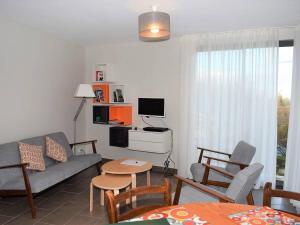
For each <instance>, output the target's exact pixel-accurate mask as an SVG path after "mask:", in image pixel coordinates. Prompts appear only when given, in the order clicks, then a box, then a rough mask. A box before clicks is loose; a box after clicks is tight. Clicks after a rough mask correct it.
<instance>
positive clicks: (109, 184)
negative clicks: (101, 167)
mask: <svg viewBox="0 0 300 225" xmlns="http://www.w3.org/2000/svg"><path fill="white" fill-rule="evenodd" d="M130 184H131V177H130V176H129V175H110V174H103V175H100V176H96V177H94V178H93V179H92V181H91V184H90V212H92V211H93V207H94V203H93V198H94V196H93V189H94V187H96V188H99V189H100V190H101V193H102V191H103V196H102V195H101V196H100V205H102V206H103V205H104V190H111V191H113V192H114V195H117V194H119V190H120V189H123V188H126V190H128V189H129V187H130Z"/></svg>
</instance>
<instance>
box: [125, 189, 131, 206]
mask: <svg viewBox="0 0 300 225" xmlns="http://www.w3.org/2000/svg"><path fill="white" fill-rule="evenodd" d="M129 190H130V185H129V186H128V187H127V188H126V191H129ZM128 204H130V198H128V199H126V205H128Z"/></svg>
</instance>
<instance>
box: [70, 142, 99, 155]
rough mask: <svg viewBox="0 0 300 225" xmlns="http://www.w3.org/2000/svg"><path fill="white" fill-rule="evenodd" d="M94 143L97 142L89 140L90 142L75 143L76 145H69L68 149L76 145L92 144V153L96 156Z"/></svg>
mask: <svg viewBox="0 0 300 225" xmlns="http://www.w3.org/2000/svg"><path fill="white" fill-rule="evenodd" d="M96 142H97V140H90V141H82V142H76V143H72V144H70V147H71V148H73V147H74V146H76V145H85V144H92V148H93V153H94V154H96V153H97V150H96V145H95V143H96Z"/></svg>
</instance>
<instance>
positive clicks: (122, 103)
mask: <svg viewBox="0 0 300 225" xmlns="http://www.w3.org/2000/svg"><path fill="white" fill-rule="evenodd" d="M93 105H100V106H101V105H103V106H131V105H132V103H128V102H125V103H124V102H111V103H93Z"/></svg>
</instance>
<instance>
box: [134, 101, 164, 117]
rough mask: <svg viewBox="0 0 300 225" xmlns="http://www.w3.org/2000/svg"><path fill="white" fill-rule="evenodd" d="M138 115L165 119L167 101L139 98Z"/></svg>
mask: <svg viewBox="0 0 300 225" xmlns="http://www.w3.org/2000/svg"><path fill="white" fill-rule="evenodd" d="M138 114H139V115H140V116H154V117H165V99H163V98H139V99H138Z"/></svg>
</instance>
